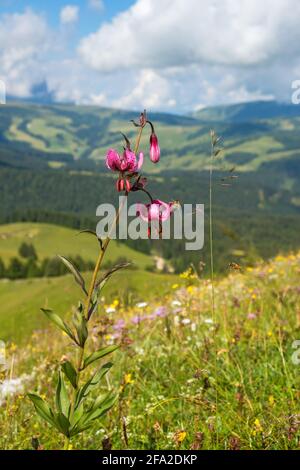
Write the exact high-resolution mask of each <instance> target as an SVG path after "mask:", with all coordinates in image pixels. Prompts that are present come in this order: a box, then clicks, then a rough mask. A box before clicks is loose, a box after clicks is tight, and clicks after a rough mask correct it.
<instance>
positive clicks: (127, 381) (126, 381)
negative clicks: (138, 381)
mask: <svg viewBox="0 0 300 470" xmlns="http://www.w3.org/2000/svg"><path fill="white" fill-rule="evenodd" d="M124 384H125V385H130V384H134V380H133V379H132V374H125V375H124Z"/></svg>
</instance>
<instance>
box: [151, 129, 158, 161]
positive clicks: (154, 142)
mask: <svg viewBox="0 0 300 470" xmlns="http://www.w3.org/2000/svg"><path fill="white" fill-rule="evenodd" d="M150 160H151V162H152V163H158V162H159V160H160V148H159V144H158V138H157V135H156V134H155V132H152V134H151V136H150Z"/></svg>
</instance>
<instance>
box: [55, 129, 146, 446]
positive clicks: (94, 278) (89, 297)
mask: <svg viewBox="0 0 300 470" xmlns="http://www.w3.org/2000/svg"><path fill="white" fill-rule="evenodd" d="M142 133H143V127H141V128H140V130H139V133H138V136H137V141H136V145H135V153H137V152H138V149H139V146H140V142H141V137H142ZM125 196H126V197H127V196H128V193H127V192H126V193H125ZM125 200H126V199H125V198H124V199H123V201H122V205H121V206H120V207H119V210H118V213H117V215H116V217H115V220H114V222H113V224H112V226H111V229H110V232H109V234H108V237H107V238H106V240H105V242H104V243H103V245H102V247H101V251H100V253H99V256H98V259H97V262H96V265H95V269H94V272H93V275H92V280H91V283H90V286H89V289H88V295H87V298H86V301H85V305H84V317H85V319H86V320H87V322H88V321H89V309H90V305H91V300H92V296H93V293H94V290H95V285H96V282H97V277H98V274H99V271H100V269H101V265H102V261H103V259H104V256H105V253H106V250H107V248H108V245H109V242H110V240H111V238H110V235H111V234H112V232H113V230H114V228H115V227H116V226H117V225H118V222H119V219H120V215H121V212H122V209H123V207H124V204H125ZM84 352H85V345H83V347H82V348H80V352H79V355H78V361H77V365H76V373H77V387H76V389H73V393H72V397H71V408H70V419H72V416H73V413H74V408H75V399H76V390H77V389H78V386H79V382H80V374H81V371H82V366H83V359H84ZM69 443H70V438H69V437H67V436H66V438H65V443H64V450H68V448H69Z"/></svg>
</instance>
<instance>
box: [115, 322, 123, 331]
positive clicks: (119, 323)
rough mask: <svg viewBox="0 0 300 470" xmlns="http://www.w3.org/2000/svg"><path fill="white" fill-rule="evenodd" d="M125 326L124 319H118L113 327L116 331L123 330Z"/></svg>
mask: <svg viewBox="0 0 300 470" xmlns="http://www.w3.org/2000/svg"><path fill="white" fill-rule="evenodd" d="M124 328H125V321H124V320H118V321H117V322H116V323H115V324H114V326H113V329H114V330H116V331H120V330H123V329H124Z"/></svg>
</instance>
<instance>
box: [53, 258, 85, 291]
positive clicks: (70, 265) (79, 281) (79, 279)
mask: <svg viewBox="0 0 300 470" xmlns="http://www.w3.org/2000/svg"><path fill="white" fill-rule="evenodd" d="M57 256H58V257H59V259H61V261H62V262H63V263H64V265H65V266H66V267H67V268H68V269H69V271H70V272H71V273H72V274H73V276H74V278H75V281H76V282H77V284H79V285H80V287H81V288H82V290H83V292H84V293H85V294H86V295H88V293H87V290H86V288H85V282H84V279H83V277H82V275H81V274H80V272H79V271H78V269H77V268H76V266H74V264H73V263H71V261H69V260H68V259H67V258H65V257H64V256H60V255H57Z"/></svg>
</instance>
